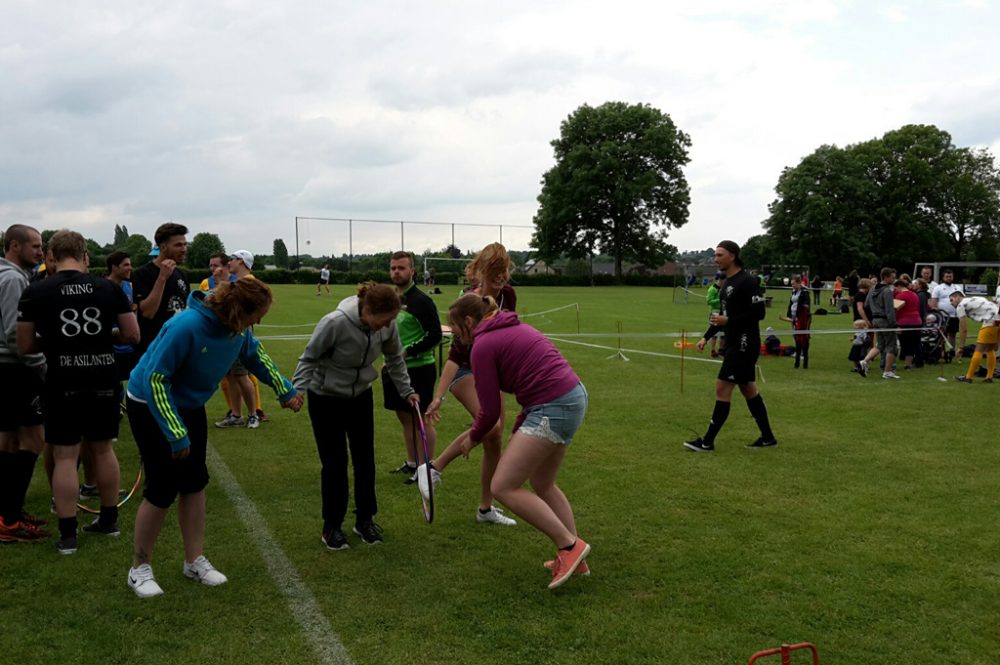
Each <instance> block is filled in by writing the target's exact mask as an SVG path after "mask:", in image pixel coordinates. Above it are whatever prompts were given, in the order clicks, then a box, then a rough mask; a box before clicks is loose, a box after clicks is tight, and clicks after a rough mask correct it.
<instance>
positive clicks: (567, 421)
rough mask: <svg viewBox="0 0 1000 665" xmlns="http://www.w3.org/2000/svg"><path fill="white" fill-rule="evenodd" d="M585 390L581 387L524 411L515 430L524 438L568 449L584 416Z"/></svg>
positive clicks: (578, 385) (585, 408)
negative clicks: (535, 438) (524, 435)
mask: <svg viewBox="0 0 1000 665" xmlns="http://www.w3.org/2000/svg"><path fill="white" fill-rule="evenodd" d="M588 401H589V400H588V397H587V389H586V388H584V386H583V384H582V383H578V384H576V387H575V388H573V389H572V390H570V391H569V392H568V393H566V394H565V395H563V396H562V397H558V398H556V399H554V400H552V401H551V402H546V403H545V404H538V405H536V406H532V407H528V408H527V409H525V411H524V422H523V423H521V427H520V429H519V430H518V431H519V432H522V433H523V434H527V435H528V436H534V437H538V438H539V439H546V440H548V441H551V442H552V443H561V444H565V445H567V446H568V445H569V444H570V443H571V442H572V441H573V435H574V434H576V430H578V429H580V423H582V422H583V416H584V415H586V413H587V403H588Z"/></svg>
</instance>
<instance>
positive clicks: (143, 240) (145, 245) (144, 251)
mask: <svg viewBox="0 0 1000 665" xmlns="http://www.w3.org/2000/svg"><path fill="white" fill-rule="evenodd" d="M115 249H120V250H121V251H123V252H125V253H126V254H128V255H129V256H130V257H132V264H133V265H135V266H141V265H142V264H144V263H146V262H147V261H149V252H150V251H152V249H153V243H152V242H150V240H149V238H147V237H146V236H144V235H142V234H141V233H133V234H130V235H129V237H128V240H126V241H125V244H124V245H122V246H121V247H116V248H115Z"/></svg>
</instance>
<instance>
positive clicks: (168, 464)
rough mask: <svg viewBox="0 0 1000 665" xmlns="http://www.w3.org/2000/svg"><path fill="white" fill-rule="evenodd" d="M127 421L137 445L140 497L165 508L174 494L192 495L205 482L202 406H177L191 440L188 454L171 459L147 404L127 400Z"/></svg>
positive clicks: (205, 428)
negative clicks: (142, 476)
mask: <svg viewBox="0 0 1000 665" xmlns="http://www.w3.org/2000/svg"><path fill="white" fill-rule="evenodd" d="M126 403H127V406H128V422H129V425H130V426H131V427H132V435H133V436H134V437H135V443H136V445H137V446H138V447H139V456H140V457H141V458H142V469H143V472H144V473H145V474H146V484H145V487H144V488H143V491H142V496H143V497H144V498H145V499H146V500H147V501H149V502H150V503H151V504H153V505H154V506H156V507H157V508H169V507H170V504H172V503H173V502H174V500H175V499H176V498H177V495H178V494H194V493H196V492H200V491H201V490H203V489H205V487H206V486H207V485H208V466H207V465H206V464H205V450H206V449H207V447H208V418H207V417H206V416H205V407H199V408H197V409H181V410H180V416H181V421H182V422H183V423H184V426H185V427H186V428H187V430H188V438H190V439H191V453H190V454H189V455H188V456H187V457H185V458H184V459H174V457H173V452H172V451H171V450H170V444H169V443H168V442H167V438H166V437H165V436H164V435H163V431H162V430H161V429H160V426H159V425H157V424H156V419H154V418H153V414H152V412H151V411H150V410H149V405H147V404H143V403H142V402H137V401H135V400H134V399H132V398H128V400H127V402H126Z"/></svg>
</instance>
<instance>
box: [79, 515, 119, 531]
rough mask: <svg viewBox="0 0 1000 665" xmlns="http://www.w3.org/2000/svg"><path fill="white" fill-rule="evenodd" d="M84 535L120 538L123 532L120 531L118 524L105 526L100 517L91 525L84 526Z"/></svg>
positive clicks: (113, 523)
mask: <svg viewBox="0 0 1000 665" xmlns="http://www.w3.org/2000/svg"><path fill="white" fill-rule="evenodd" d="M83 532H84V533H94V534H98V535H101V536H118V535H120V534H121V531H120V530H119V529H118V524H117V523H116V522H112V523H111V524H103V523H102V522H101V518H100V517H98V518H97V519H95V520H94V521H93V522H91V523H90V524H85V525H84V526H83Z"/></svg>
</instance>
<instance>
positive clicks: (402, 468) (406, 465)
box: [389, 462, 417, 476]
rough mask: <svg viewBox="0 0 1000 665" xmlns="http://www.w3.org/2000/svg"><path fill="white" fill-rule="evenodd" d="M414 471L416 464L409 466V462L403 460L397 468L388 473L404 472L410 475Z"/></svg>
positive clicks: (415, 470)
mask: <svg viewBox="0 0 1000 665" xmlns="http://www.w3.org/2000/svg"><path fill="white" fill-rule="evenodd" d="M416 472H417V467H416V466H410V465H409V463H407V462H403V463H402V464H401V465H400V467H399V468H398V469H393V470H392V471H390V472H389V473H405V474H406V475H408V476H412V475H413V474H414V473H416Z"/></svg>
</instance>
